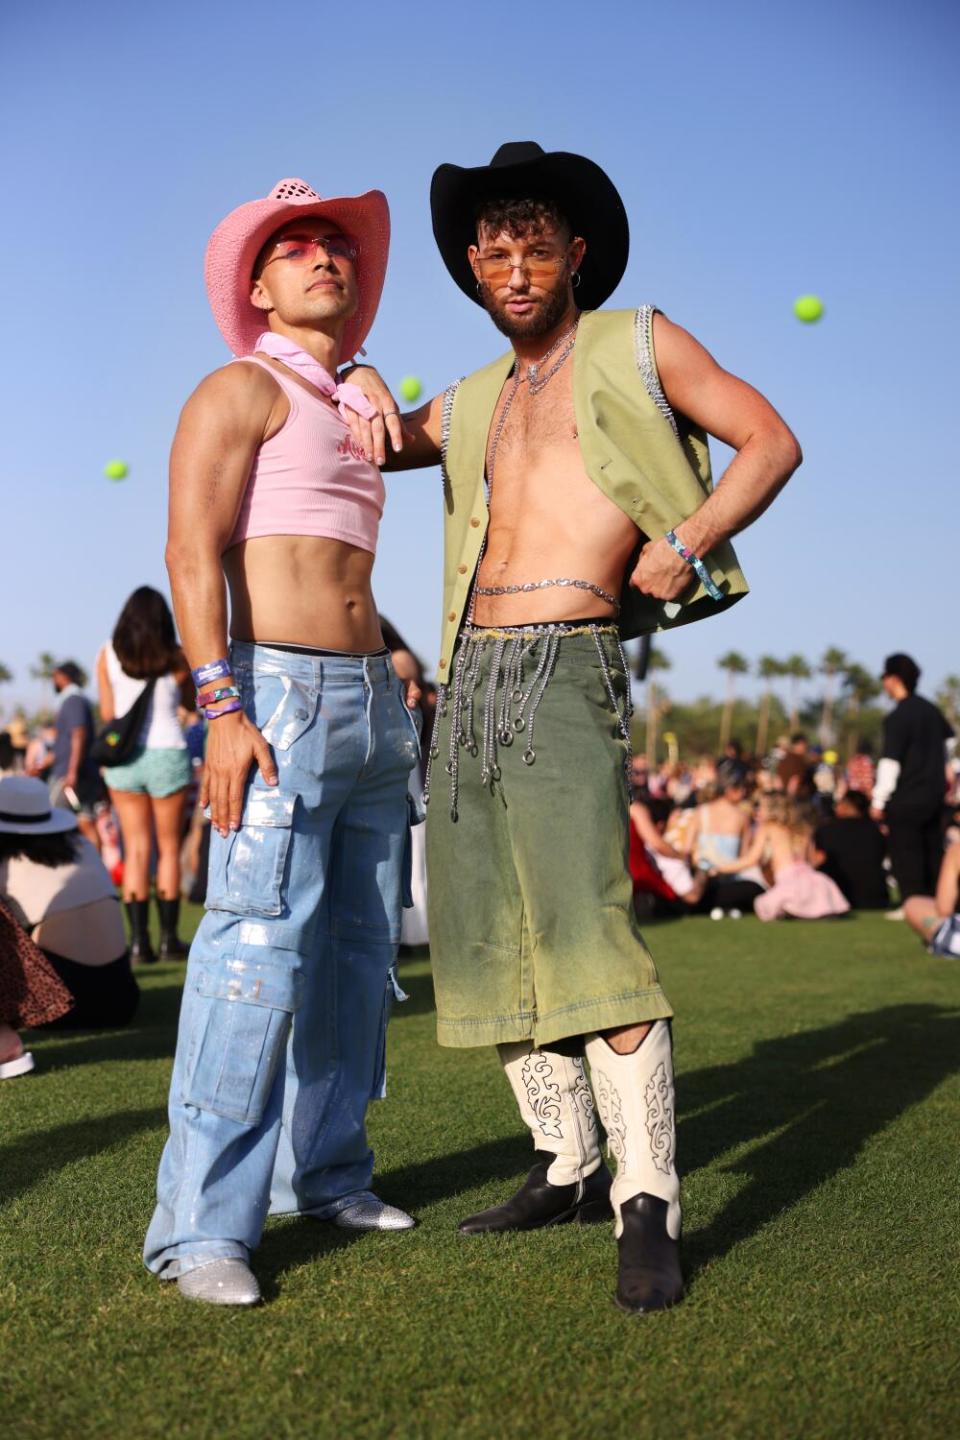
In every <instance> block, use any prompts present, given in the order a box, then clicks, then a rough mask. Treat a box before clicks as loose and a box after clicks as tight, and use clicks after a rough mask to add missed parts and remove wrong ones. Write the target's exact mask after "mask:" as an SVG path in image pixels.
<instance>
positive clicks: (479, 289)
mask: <svg viewBox="0 0 960 1440" xmlns="http://www.w3.org/2000/svg"><path fill="white" fill-rule="evenodd" d="M477 294H478V295H482V294H483V286H482V285H481V284H480V281H479V280H478V281H477Z"/></svg>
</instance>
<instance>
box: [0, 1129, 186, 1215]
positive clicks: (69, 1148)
mask: <svg viewBox="0 0 960 1440" xmlns="http://www.w3.org/2000/svg"><path fill="white" fill-rule="evenodd" d="M166 1118H167V1111H166V1107H165V1106H163V1105H157V1106H154V1107H152V1108H151V1109H149V1110H128V1111H124V1112H122V1113H121V1114H119V1115H99V1116H98V1117H97V1118H96V1119H95V1120H77V1121H75V1122H73V1123H72V1124H70V1125H58V1126H56V1127H55V1128H54V1129H53V1130H41V1131H40V1132H39V1133H38V1134H35V1135H25V1136H24V1137H23V1139H21V1140H16V1141H14V1142H13V1144H11V1145H4V1146H3V1148H2V1149H0V1205H2V1204H5V1203H6V1202H7V1201H8V1200H13V1199H15V1198H16V1196H17V1195H19V1194H21V1193H22V1192H23V1191H24V1190H29V1189H31V1187H32V1186H34V1185H37V1184H39V1182H40V1181H41V1180H44V1179H45V1178H46V1177H47V1176H48V1175H54V1174H56V1173H57V1171H59V1170H62V1169H63V1168H64V1166H66V1165H70V1164H71V1163H72V1162H73V1161H74V1160H84V1159H86V1157H87V1156H88V1155H98V1154H99V1153H100V1152H101V1151H107V1150H110V1149H112V1148H113V1147H114V1146H115V1145H120V1144H122V1143H123V1142H124V1141H125V1140H129V1138H130V1136H131V1135H137V1134H139V1132H140V1131H141V1130H152V1129H154V1128H155V1127H156V1126H158V1125H162V1124H163V1122H164V1121H165V1120H166Z"/></svg>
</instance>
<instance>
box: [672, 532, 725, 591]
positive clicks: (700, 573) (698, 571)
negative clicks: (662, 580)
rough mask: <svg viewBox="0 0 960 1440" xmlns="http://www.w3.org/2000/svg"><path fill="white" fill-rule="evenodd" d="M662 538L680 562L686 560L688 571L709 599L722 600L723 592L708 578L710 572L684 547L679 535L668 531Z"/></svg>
mask: <svg viewBox="0 0 960 1440" xmlns="http://www.w3.org/2000/svg"><path fill="white" fill-rule="evenodd" d="M663 538H664V540H666V541H667V543H668V544H669V545H671V546H672V547H673V549H674V550H676V552H677V554H678V555H679V556H680V558H681V559H682V560H686V562H687V564H688V565H689V566H690V569H691V570H692V571H693V573H694V574H695V575H696V577H697V579H698V580H699V581H700V584H701V585H702V586H703V588H704V590H706V592H707V594H708V595H709V596H710V599H711V600H722V599H723V591H722V590H721V589H720V588H719V586H717V585H715V584H714V582H713V580H712V579H711V578H710V572H709V570H708V569H707V567H706V565H704V563H703V561H702V560H701V559H700V556H699V555H696V554H694V552H693V551H692V550H691V549H690V546H689V545H684V543H683V541H682V540H681V539H680V537H679V535H677V534H676V532H675V531H673V530H668V531H667V533H666V535H664V537H663Z"/></svg>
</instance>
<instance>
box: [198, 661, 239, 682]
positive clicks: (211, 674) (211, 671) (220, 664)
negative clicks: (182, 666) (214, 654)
mask: <svg viewBox="0 0 960 1440" xmlns="http://www.w3.org/2000/svg"><path fill="white" fill-rule="evenodd" d="M190 674H191V675H192V676H193V683H194V685H196V687H197V689H198V690H202V689H203V687H204V685H209V684H210V683H211V681H213V680H229V679H231V678H232V676H233V670H232V668H231V665H230V661H229V660H227V659H223V660H208V661H207V663H206V665H198V666H197V668H196V670H191V671H190Z"/></svg>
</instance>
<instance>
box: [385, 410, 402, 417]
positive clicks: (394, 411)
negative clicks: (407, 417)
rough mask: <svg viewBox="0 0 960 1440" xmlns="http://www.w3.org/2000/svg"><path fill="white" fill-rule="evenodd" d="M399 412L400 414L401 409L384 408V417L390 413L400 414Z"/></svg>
mask: <svg viewBox="0 0 960 1440" xmlns="http://www.w3.org/2000/svg"><path fill="white" fill-rule="evenodd" d="M399 414H400V411H399V410H384V412H383V418H384V419H386V418H387V416H388V415H399Z"/></svg>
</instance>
